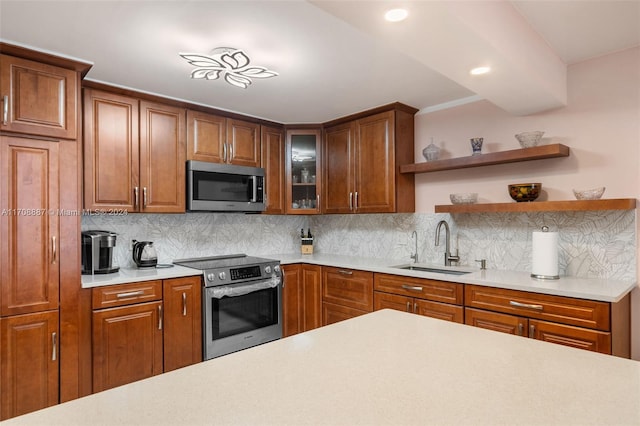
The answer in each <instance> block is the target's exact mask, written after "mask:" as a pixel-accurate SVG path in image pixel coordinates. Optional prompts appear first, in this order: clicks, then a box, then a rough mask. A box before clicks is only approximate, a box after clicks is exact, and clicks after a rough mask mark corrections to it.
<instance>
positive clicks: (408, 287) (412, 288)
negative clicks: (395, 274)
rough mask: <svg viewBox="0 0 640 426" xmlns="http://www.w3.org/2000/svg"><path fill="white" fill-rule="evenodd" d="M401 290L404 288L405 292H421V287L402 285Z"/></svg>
mask: <svg viewBox="0 0 640 426" xmlns="http://www.w3.org/2000/svg"><path fill="white" fill-rule="evenodd" d="M402 288H404V289H405V290H411V291H422V287H420V286H417V285H408V284H402Z"/></svg>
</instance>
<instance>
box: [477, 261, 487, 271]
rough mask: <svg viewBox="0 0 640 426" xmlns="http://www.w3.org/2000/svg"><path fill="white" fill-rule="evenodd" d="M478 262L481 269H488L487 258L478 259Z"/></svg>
mask: <svg viewBox="0 0 640 426" xmlns="http://www.w3.org/2000/svg"><path fill="white" fill-rule="evenodd" d="M476 262H479V263H480V269H487V259H480V260H478V259H476Z"/></svg>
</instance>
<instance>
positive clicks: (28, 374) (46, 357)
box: [0, 310, 59, 420]
mask: <svg viewBox="0 0 640 426" xmlns="http://www.w3.org/2000/svg"><path fill="white" fill-rule="evenodd" d="M0 336H2V339H1V341H0V361H1V362H0V365H1V368H0V407H1V410H0V420H6V419H8V418H11V417H15V416H19V415H21V414H26V413H29V412H31V411H36V410H39V409H42V408H46V407H49V406H51V405H56V404H57V403H58V378H59V373H58V371H59V364H58V359H59V350H58V336H59V332H58V311H57V310H55V311H47V312H38V313H34V314H25V315H13V316H11V317H7V318H0Z"/></svg>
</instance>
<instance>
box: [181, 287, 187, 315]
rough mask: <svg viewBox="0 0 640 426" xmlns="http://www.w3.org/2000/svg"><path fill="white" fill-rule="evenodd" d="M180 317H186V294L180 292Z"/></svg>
mask: <svg viewBox="0 0 640 426" xmlns="http://www.w3.org/2000/svg"><path fill="white" fill-rule="evenodd" d="M182 316H183V317H186V316H187V293H185V292H182Z"/></svg>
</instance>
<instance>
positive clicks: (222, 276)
mask: <svg viewBox="0 0 640 426" xmlns="http://www.w3.org/2000/svg"><path fill="white" fill-rule="evenodd" d="M218 278H220V279H221V280H225V279H226V278H227V274H225V273H224V272H220V273H219V274H218Z"/></svg>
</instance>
